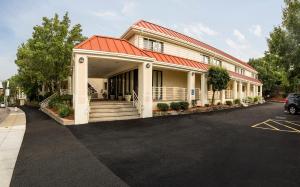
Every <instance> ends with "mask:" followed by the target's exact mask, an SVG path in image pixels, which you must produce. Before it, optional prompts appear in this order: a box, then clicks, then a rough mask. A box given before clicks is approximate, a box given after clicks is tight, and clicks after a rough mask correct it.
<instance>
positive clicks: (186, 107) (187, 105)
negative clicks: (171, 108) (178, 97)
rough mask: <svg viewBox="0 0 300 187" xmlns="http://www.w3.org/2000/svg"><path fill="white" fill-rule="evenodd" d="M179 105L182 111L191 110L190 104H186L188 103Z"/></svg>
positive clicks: (184, 102)
mask: <svg viewBox="0 0 300 187" xmlns="http://www.w3.org/2000/svg"><path fill="white" fill-rule="evenodd" d="M178 103H179V105H180V109H182V110H187V109H189V105H190V104H189V103H188V102H186V101H182V102H178Z"/></svg>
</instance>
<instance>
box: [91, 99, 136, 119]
mask: <svg viewBox="0 0 300 187" xmlns="http://www.w3.org/2000/svg"><path fill="white" fill-rule="evenodd" d="M137 118H140V115H139V114H138V110H137V109H136V108H135V107H134V106H132V103H131V102H125V101H92V102H91V103H90V119H89V122H97V121H115V120H128V119H137Z"/></svg>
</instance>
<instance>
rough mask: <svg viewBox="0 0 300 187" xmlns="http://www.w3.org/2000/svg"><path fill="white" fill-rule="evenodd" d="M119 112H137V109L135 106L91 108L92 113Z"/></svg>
mask: <svg viewBox="0 0 300 187" xmlns="http://www.w3.org/2000/svg"><path fill="white" fill-rule="evenodd" d="M101 112H104V113H110V112H112V113H113V112H114V113H119V112H137V109H136V108H134V107H126V108H91V109H90V113H101Z"/></svg>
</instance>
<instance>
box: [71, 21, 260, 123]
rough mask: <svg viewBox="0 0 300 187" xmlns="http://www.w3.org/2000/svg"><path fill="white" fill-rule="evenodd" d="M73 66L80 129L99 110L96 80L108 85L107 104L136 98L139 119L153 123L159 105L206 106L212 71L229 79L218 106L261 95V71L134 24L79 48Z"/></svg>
mask: <svg viewBox="0 0 300 187" xmlns="http://www.w3.org/2000/svg"><path fill="white" fill-rule="evenodd" d="M72 66H73V75H72V81H70V82H72V86H71V87H70V89H72V92H73V105H74V111H75V123H76V124H82V123H87V122H89V121H90V115H91V112H90V105H91V106H92V104H93V105H95V104H97V105H101V102H99V101H98V102H97V103H93V100H92V101H91V102H90V99H89V98H91V97H89V90H90V86H89V87H88V86H87V85H88V84H89V83H90V80H92V82H93V84H95V81H96V80H97V79H104V80H107V98H108V99H112V100H113V99H117V98H118V97H125V95H132V97H133V98H132V104H133V105H134V107H136V108H137V111H138V114H139V117H141V118H146V117H152V111H153V110H154V109H156V104H157V103H158V102H166V103H169V102H172V101H188V102H189V103H191V102H192V101H193V100H196V101H197V105H205V104H206V103H208V102H209V100H210V99H211V96H212V91H211V88H210V87H209V86H208V85H207V71H208V69H209V67H210V66H222V67H224V68H225V69H227V70H228V72H229V74H230V76H231V81H230V83H229V85H228V88H227V89H226V90H223V91H221V92H218V93H216V102H222V103H224V102H225V101H226V100H233V99H236V98H240V99H243V98H245V97H248V96H261V95H262V83H261V82H260V81H259V80H258V79H257V71H256V70H255V69H254V68H253V67H251V66H250V65H249V64H247V63H245V62H243V61H241V60H239V59H237V58H235V57H233V56H231V55H229V54H227V53H225V52H223V51H221V50H219V49H216V48H214V47H212V46H210V45H208V44H205V43H203V42H201V41H198V40H196V39H193V38H191V37H189V36H186V35H183V34H181V33H178V32H176V31H173V30H171V29H168V28H165V27H162V26H159V25H156V24H154V23H150V22H147V21H144V20H141V21H138V22H137V23H135V24H133V25H132V26H131V27H130V28H129V29H128V30H127V31H126V32H125V33H124V34H123V35H122V36H121V38H112V37H106V36H92V37H91V38H89V39H87V40H86V41H84V42H82V43H80V44H79V45H77V46H76V47H75V48H74V49H73V60H72ZM118 115H121V113H120V114H118ZM100 116H101V115H100ZM110 119H111V118H110ZM99 120H101V118H100V119H99Z"/></svg>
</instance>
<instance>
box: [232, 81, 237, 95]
mask: <svg viewBox="0 0 300 187" xmlns="http://www.w3.org/2000/svg"><path fill="white" fill-rule="evenodd" d="M232 89H233V92H232V95H233V99H237V98H238V93H237V82H236V80H233V88H232Z"/></svg>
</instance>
